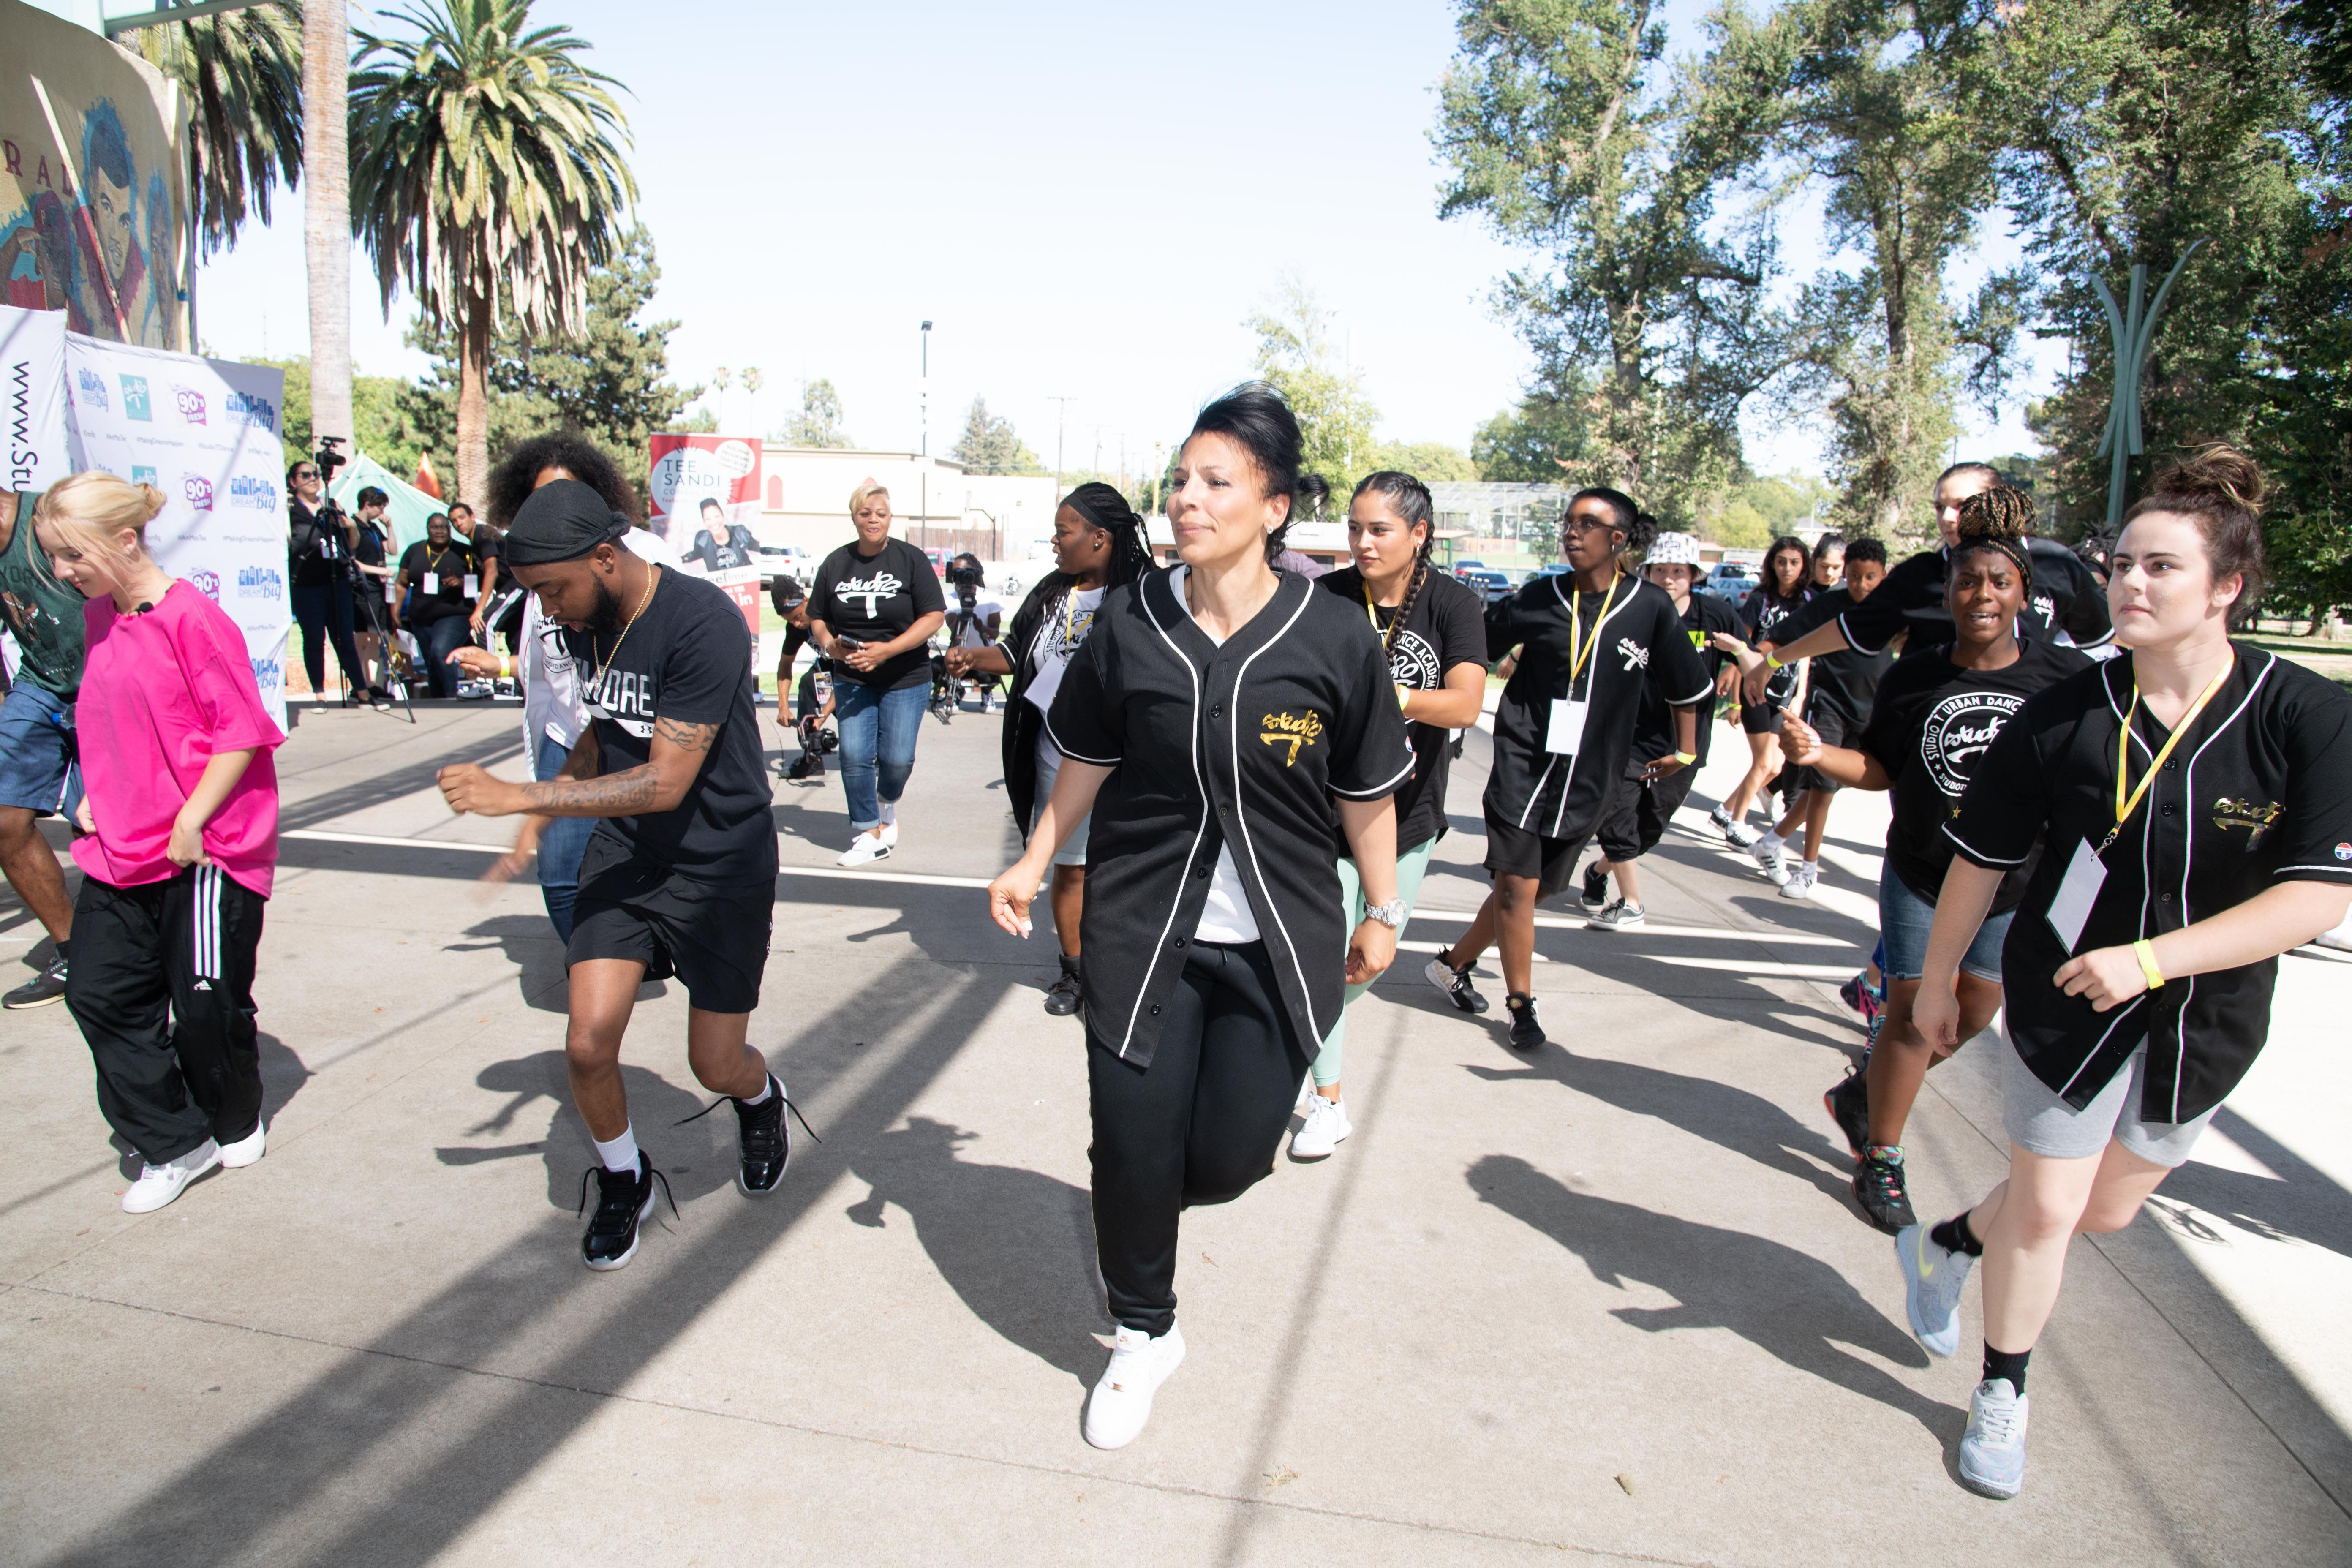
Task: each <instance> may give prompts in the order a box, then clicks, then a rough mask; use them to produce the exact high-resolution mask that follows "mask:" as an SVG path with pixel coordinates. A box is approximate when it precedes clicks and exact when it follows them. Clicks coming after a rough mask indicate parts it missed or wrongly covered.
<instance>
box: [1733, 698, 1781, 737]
mask: <svg viewBox="0 0 2352 1568" xmlns="http://www.w3.org/2000/svg"><path fill="white" fill-rule="evenodd" d="M1781 711H1782V710H1781V709H1780V707H1779V706H1778V705H1776V704H1773V703H1769V702H1743V703H1741V704H1740V705H1739V727H1740V728H1741V729H1742V730H1745V731H1748V733H1749V734H1751V735H1777V734H1779V733H1780V715H1781Z"/></svg>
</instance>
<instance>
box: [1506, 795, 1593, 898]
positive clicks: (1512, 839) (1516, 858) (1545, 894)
mask: <svg viewBox="0 0 2352 1568" xmlns="http://www.w3.org/2000/svg"><path fill="white" fill-rule="evenodd" d="M1589 843H1591V839H1590V838H1589V837H1582V838H1546V837H1543V835H1541V834H1539V833H1530V832H1528V830H1527V829H1526V828H1524V827H1521V826H1518V825H1517V824H1516V823H1510V822H1497V821H1496V820H1495V819H1494V818H1493V817H1491V816H1490V817H1488V818H1487V819H1486V869H1487V870H1489V871H1491V872H1493V873H1494V874H1495V875H1496V876H1497V877H1534V878H1536V879H1538V880H1539V881H1540V882H1541V884H1542V887H1541V889H1539V890H1538V893H1537V894H1536V896H1537V897H1538V898H1540V899H1549V898H1550V897H1551V896H1552V895H1553V894H1555V893H1562V892H1566V891H1567V890H1568V887H1569V884H1570V883H1571V882H1573V881H1575V880H1576V863H1577V861H1578V860H1579V859H1580V858H1582V857H1583V855H1584V847H1585V845H1587V844H1589Z"/></svg>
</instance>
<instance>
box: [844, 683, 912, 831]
mask: <svg viewBox="0 0 2352 1568" xmlns="http://www.w3.org/2000/svg"><path fill="white" fill-rule="evenodd" d="M930 701H931V689H930V687H929V685H928V684H926V685H922V686H902V687H900V688H899V689H898V690H896V691H879V690H877V689H874V688H873V687H871V686H861V685H859V684H858V683H857V682H856V681H854V680H842V681H836V682H835V685H834V689H833V717H834V721H835V723H837V724H839V725H840V726H841V787H842V789H843V791H844V792H845V794H846V795H848V796H849V826H850V827H851V829H852V830H854V831H856V832H858V833H864V832H866V830H867V829H869V828H874V827H878V826H881V823H882V806H881V802H882V801H885V800H887V801H889V802H890V803H892V804H893V805H896V804H897V803H898V797H899V796H900V795H904V794H906V793H907V776H908V774H909V773H913V772H914V771H915V737H916V736H917V735H919V734H920V733H921V732H922V727H923V710H924V709H926V708H928V707H929V706H930ZM877 797H878V798H877Z"/></svg>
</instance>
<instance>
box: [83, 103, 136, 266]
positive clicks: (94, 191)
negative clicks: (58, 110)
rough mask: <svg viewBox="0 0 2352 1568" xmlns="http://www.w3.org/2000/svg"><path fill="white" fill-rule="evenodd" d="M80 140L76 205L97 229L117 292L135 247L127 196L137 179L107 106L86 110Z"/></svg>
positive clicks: (128, 149)
mask: <svg viewBox="0 0 2352 1568" xmlns="http://www.w3.org/2000/svg"><path fill="white" fill-rule="evenodd" d="M82 141H83V148H84V151H83V158H84V163H83V170H84V174H83V181H84V189H83V192H82V200H83V202H84V204H85V205H88V206H89V213H90V217H91V219H92V222H93V225H94V226H95V227H96V228H97V230H98V244H99V248H100V250H101V251H102V252H103V253H104V254H105V257H106V272H107V276H108V277H109V278H110V279H112V280H113V283H114V286H115V287H116V288H118V289H120V288H121V287H122V283H123V279H125V278H127V277H128V276H129V275H130V268H131V253H132V252H133V251H134V250H136V249H137V248H138V243H139V231H138V229H137V228H136V227H135V226H134V225H135V224H136V222H137V215H136V214H135V213H134V211H133V210H132V209H133V207H134V205H135V204H134V203H133V202H132V200H131V192H132V191H133V190H134V189H135V188H136V187H137V185H138V181H139V176H138V174H137V173H136V172H135V171H133V170H132V168H131V144H130V143H129V142H126V141H124V140H123V136H122V121H121V120H119V119H117V118H116V116H115V113H114V108H113V106H112V105H111V104H103V103H101V104H98V105H96V106H94V107H93V108H92V109H91V110H90V112H89V121H87V123H86V127H85V130H84V132H83V137H82Z"/></svg>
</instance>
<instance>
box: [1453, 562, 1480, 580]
mask: <svg viewBox="0 0 2352 1568" xmlns="http://www.w3.org/2000/svg"><path fill="white" fill-rule="evenodd" d="M1485 570H1486V563H1485V562H1484V561H1456V562H1455V563H1454V565H1453V567H1452V571H1453V573H1454V580H1455V581H1457V582H1462V583H1467V582H1468V581H1470V574H1472V573H1473V572H1484V571H1485Z"/></svg>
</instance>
